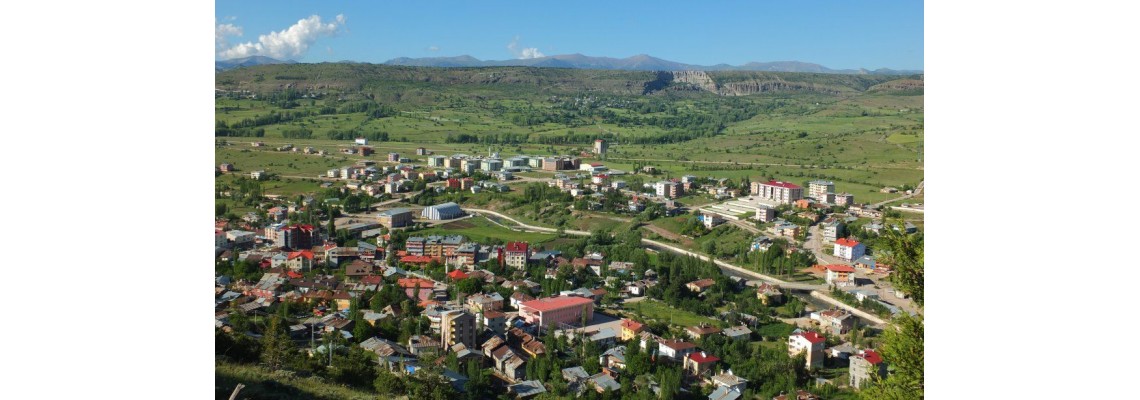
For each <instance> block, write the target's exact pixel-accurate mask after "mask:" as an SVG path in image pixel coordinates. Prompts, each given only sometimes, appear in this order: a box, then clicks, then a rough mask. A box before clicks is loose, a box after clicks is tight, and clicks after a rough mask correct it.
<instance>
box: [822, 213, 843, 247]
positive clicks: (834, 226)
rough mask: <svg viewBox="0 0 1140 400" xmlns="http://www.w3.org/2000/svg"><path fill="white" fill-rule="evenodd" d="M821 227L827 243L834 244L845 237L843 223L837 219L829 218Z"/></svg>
mask: <svg viewBox="0 0 1140 400" xmlns="http://www.w3.org/2000/svg"><path fill="white" fill-rule="evenodd" d="M820 226H821V227H822V228H823V240H824V241H826V242H834V241H836V240H839V238H841V237H844V232H843V228H844V225H843V222H842V221H840V220H839V219H837V218H828V219H826V220H824V221H823V223H821V224H820Z"/></svg>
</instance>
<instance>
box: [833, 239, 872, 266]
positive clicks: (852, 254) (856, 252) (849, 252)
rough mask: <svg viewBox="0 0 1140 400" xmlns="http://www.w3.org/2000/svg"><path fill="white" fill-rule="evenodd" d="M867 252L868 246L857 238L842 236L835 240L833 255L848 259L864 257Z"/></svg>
mask: <svg viewBox="0 0 1140 400" xmlns="http://www.w3.org/2000/svg"><path fill="white" fill-rule="evenodd" d="M866 252H867V246H865V245H863V244H862V243H859V242H858V241H856V240H852V239H847V238H840V239H838V240H836V241H835V251H834V252H833V255H835V256H836V257H839V258H842V259H844V260H847V261H851V260H854V259H856V258H859V257H862V256H863V254H865V253H866Z"/></svg>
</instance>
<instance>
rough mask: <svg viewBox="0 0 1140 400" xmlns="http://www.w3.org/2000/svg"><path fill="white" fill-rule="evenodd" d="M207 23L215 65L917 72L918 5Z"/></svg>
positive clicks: (335, 4)
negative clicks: (540, 63)
mask: <svg viewBox="0 0 1140 400" xmlns="http://www.w3.org/2000/svg"><path fill="white" fill-rule="evenodd" d="M214 15H215V35H214V38H215V58H216V59H227V58H235V57H242V56H248V55H265V56H269V57H274V58H287V59H293V60H298V61H302V62H321V61H342V60H352V61H361V62H375V63H379V62H384V61H387V60H389V59H392V58H396V57H442V56H458V55H464V54H466V55H471V56H473V57H476V58H479V59H483V60H488V59H492V60H504V59H510V58H523V57H534V56H539V55H556V54H571V53H582V54H586V55H590V56H607V57H617V58H624V57H629V56H632V55H636V54H649V55H652V56H654V57H659V58H663V59H666V60H670V61H677V62H683V63H690V64H700V65H712V64H718V63H727V64H732V65H740V64H743V63H746V62H750V61H761V62H763V61H791V60H795V61H805V62H813V63H818V64H822V65H824V66H827V67H830V68H869V69H874V68H881V67H884V68H894V69H923V4H922V2H921V1H865V2H851V1H723V2H693V1H688V2H673V1H655V2H637V3H634V2H627V1H618V0H610V1H573V2H560V3H548V2H543V1H485V2H478V3H475V2H459V1H455V2H442V1H434V0H423V1H415V2H400V3H394V4H389V3H379V2H372V1H361V2H346V1H293V0H285V1H249V0H218V1H216V2H215V12H214ZM338 16H339V18H338ZM238 34H240V35H238ZM262 35H265V36H264V37H262Z"/></svg>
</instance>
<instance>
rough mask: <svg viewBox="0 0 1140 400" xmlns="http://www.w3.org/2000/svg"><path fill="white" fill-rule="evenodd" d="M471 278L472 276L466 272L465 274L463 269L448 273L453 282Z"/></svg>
mask: <svg viewBox="0 0 1140 400" xmlns="http://www.w3.org/2000/svg"><path fill="white" fill-rule="evenodd" d="M470 276H471V275H468V274H467V273H466V272H463V270H461V269H456V270H453V271H451V272H448V273H447V277H448V278H451V279H452V280H456V281H459V280H463V279H467V278H469V277H470Z"/></svg>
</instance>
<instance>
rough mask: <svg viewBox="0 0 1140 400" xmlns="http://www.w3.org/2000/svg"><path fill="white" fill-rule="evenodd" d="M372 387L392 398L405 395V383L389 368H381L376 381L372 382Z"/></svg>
mask: <svg viewBox="0 0 1140 400" xmlns="http://www.w3.org/2000/svg"><path fill="white" fill-rule="evenodd" d="M372 387H374V388H376V391H377V392H378V393H380V394H384V395H390V396H401V395H403V394H404V381H403V379H400V377H398V376H396V374H393V373H392V371H389V370H388V369H387V368H379V370H378V371H377V374H376V379H375V380H373V381H372Z"/></svg>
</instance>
